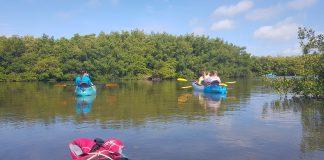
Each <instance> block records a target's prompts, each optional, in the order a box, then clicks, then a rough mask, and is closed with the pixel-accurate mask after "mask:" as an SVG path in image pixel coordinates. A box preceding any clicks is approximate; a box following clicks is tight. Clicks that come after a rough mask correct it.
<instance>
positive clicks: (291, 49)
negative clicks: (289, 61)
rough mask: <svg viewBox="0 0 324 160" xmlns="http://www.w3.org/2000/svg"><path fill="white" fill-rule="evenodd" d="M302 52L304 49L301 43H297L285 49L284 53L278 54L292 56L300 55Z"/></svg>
mask: <svg viewBox="0 0 324 160" xmlns="http://www.w3.org/2000/svg"><path fill="white" fill-rule="evenodd" d="M301 53H302V50H301V48H300V46H299V44H296V45H294V46H292V47H289V48H287V49H285V50H283V51H282V53H281V54H280V55H278V56H292V55H298V54H301Z"/></svg>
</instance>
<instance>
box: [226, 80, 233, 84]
mask: <svg viewBox="0 0 324 160" xmlns="http://www.w3.org/2000/svg"><path fill="white" fill-rule="evenodd" d="M225 83H228V84H233V83H236V81H233V82H225Z"/></svg>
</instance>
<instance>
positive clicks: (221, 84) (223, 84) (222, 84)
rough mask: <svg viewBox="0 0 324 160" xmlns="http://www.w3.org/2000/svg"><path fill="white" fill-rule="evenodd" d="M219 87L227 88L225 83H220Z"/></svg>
mask: <svg viewBox="0 0 324 160" xmlns="http://www.w3.org/2000/svg"><path fill="white" fill-rule="evenodd" d="M219 85H220V86H224V87H227V84H225V83H220V84H219Z"/></svg>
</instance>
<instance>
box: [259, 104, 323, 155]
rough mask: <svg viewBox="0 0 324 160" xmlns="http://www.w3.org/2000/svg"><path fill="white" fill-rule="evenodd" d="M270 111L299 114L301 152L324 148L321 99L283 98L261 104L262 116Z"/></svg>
mask: <svg viewBox="0 0 324 160" xmlns="http://www.w3.org/2000/svg"><path fill="white" fill-rule="evenodd" d="M269 106H270V108H271V111H272V112H279V113H280V112H286V111H293V112H296V113H297V112H298V113H300V115H301V123H302V139H301V143H300V149H301V151H302V152H303V153H306V152H309V151H315V150H323V149H324V105H323V102H321V101H315V100H311V99H303V98H290V99H288V98H283V99H278V100H275V101H272V102H271V103H270V104H265V105H264V106H263V111H262V116H263V117H265V116H267V114H269V113H268V112H269V110H268V109H269Z"/></svg>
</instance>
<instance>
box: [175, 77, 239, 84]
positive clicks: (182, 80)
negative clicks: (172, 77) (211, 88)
mask: <svg viewBox="0 0 324 160" xmlns="http://www.w3.org/2000/svg"><path fill="white" fill-rule="evenodd" d="M177 81H179V82H188V80H187V79H184V78H178V79H177ZM226 83H227V84H234V83H236V81H232V82H224V83H220V84H219V85H220V86H227V84H226Z"/></svg>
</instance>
